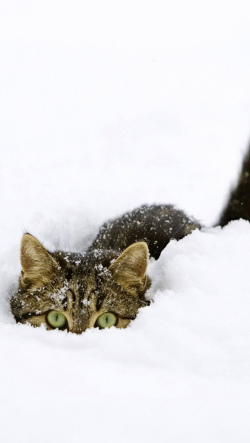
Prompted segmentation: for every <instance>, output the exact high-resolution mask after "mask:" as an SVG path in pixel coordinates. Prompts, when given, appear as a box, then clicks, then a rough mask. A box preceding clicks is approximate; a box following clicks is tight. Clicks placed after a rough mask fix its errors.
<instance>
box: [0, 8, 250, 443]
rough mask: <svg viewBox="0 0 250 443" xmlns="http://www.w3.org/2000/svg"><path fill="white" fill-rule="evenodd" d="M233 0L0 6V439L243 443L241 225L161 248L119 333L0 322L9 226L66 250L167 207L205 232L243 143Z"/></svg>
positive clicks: (12, 278) (239, 13) (247, 88)
mask: <svg viewBox="0 0 250 443" xmlns="http://www.w3.org/2000/svg"><path fill="white" fill-rule="evenodd" d="M249 15H250V6H249V2H247V1H237V2H236V1H225V0H217V1H213V0H212V1H210V2H203V1H195V0H191V1H189V2H186V1H182V0H175V1H161V0H156V1H154V2H151V1H141V0H133V1H130V0H128V1H126V2H122V3H121V2H117V1H111V0H106V1H105V2H104V1H97V0H91V1H88V0H85V1H78V0H75V1H73V0H72V1H71V2H69V1H65V0H61V1H59V0H50V1H47V0H43V1H36V2H34V1H29V0H23V1H22V2H18V1H11V0H8V1H5V0H0V155H1V157H0V211H1V212H0V214H1V216H0V278H1V286H0V296H1V304H0V329H1V331H0V341H1V346H0V423H1V426H0V435H1V440H2V441H5V442H7V443H8V442H14V441H19V442H20V443H21V442H31V441H34V440H35V441H36V442H44V441H45V439H46V440H47V441H54V440H58V441H60V442H68V441H76V440H78V441H84V442H85V441H88V442H99V441H102V442H109V441H111V440H116V441H120V442H125V441H128V440H130V441H131V442H143V443H144V442H152V441H155V442H166V441H167V442H174V443H176V442H185V443H186V442H192V443H193V442H212V441H213V442H224V441H225V442H236V441H237V442H241V443H243V442H249V438H250V426H249V423H248V421H249V418H248V417H249V412H250V408H249V407H250V402H249V398H250V396H249V394H250V392H249V391H250V378H249V368H250V358H249V345H250V326H249V324H250V322H249V316H250V305H249V290H250V282H249V259H250V252H249V251H250V248H249V243H250V242H249V235H250V227H249V224H248V223H247V222H242V221H241V222H235V223H232V224H230V225H229V226H228V227H227V228H225V229H224V230H220V229H219V228H215V229H208V230H204V231H203V232H196V233H194V234H192V235H191V236H189V237H187V238H186V239H184V240H183V241H181V242H179V243H177V242H172V243H171V244H170V245H169V247H168V248H166V250H165V251H164V252H163V254H162V256H161V258H160V260H159V261H158V262H156V263H153V262H151V263H150V270H149V272H150V275H151V278H152V280H153V286H152V288H151V290H150V297H151V298H152V299H154V303H152V304H151V306H150V307H149V308H144V309H143V310H141V312H140V314H139V316H138V318H137V319H136V321H134V322H133V324H132V325H131V326H130V327H129V328H128V329H126V330H122V331H121V330H116V329H111V330H108V331H106V330H105V331H98V330H89V331H87V332H86V333H84V334H82V335H81V336H74V335H71V334H67V333H63V332H58V331H53V332H51V333H48V332H47V331H45V330H43V329H33V328H31V327H25V326H21V325H16V324H15V322H14V320H13V318H12V315H11V313H10V310H9V302H8V300H9V297H10V295H11V293H12V292H13V290H14V288H15V286H16V283H17V279H18V275H19V272H20V265H19V243H20V239H21V236H22V234H23V232H25V231H28V232H30V233H32V234H33V235H35V236H37V237H38V238H39V240H40V241H42V242H43V243H44V245H45V246H46V247H48V248H50V249H51V250H54V249H55V248H62V249H67V250H77V251H83V250H84V249H85V248H86V247H87V245H88V244H89V243H90V242H91V239H93V237H94V236H95V234H96V232H97V230H98V226H100V224H101V223H103V221H104V220H106V219H108V218H112V217H116V216H117V215H120V214H121V213H123V212H125V211H127V210H130V209H134V208H135V207H136V206H139V205H141V204H143V203H173V204H176V205H177V206H178V207H179V208H181V209H184V210H185V211H186V212H187V213H188V214H190V215H193V216H195V217H196V218H197V219H198V220H199V221H200V222H201V223H202V224H203V225H205V226H208V227H209V226H211V225H213V224H214V223H215V222H216V220H217V219H218V215H219V212H220V210H221V209H222V207H223V203H224V201H225V199H226V196H227V195H228V192H229V189H230V187H231V186H232V184H233V183H234V182H235V180H236V177H237V173H238V171H239V168H240V164H241V160H242V157H243V154H244V152H245V150H246V147H247V143H248V140H249V136H250V130H249V117H250V82H249V78H250V48H249V41H250V30H249Z"/></svg>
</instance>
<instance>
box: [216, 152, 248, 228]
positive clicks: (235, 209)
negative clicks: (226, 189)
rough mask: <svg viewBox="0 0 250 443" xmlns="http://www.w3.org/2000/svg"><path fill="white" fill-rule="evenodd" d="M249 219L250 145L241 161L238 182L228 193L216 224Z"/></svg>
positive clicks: (222, 224) (223, 224) (221, 224)
mask: <svg viewBox="0 0 250 443" xmlns="http://www.w3.org/2000/svg"><path fill="white" fill-rule="evenodd" d="M240 218H244V219H245V220H248V221H250V145H249V147H248V151H247V153H246V156H245V158H244V161H243V165H242V168H241V172H240V175H239V178H238V182H237V184H236V186H235V188H234V189H233V191H232V192H231V193H230V195H229V198H228V201H227V204H226V206H225V209H224V210H223V212H222V214H221V216H220V219H219V222H218V224H219V225H220V226H225V225H226V224H227V223H228V222H230V221H232V220H239V219H240Z"/></svg>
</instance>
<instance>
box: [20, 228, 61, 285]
mask: <svg viewBox="0 0 250 443" xmlns="http://www.w3.org/2000/svg"><path fill="white" fill-rule="evenodd" d="M21 266H22V274H21V283H22V284H23V285H25V286H26V285H27V284H32V285H34V286H36V287H37V288H39V287H42V286H44V285H45V284H46V283H48V282H49V281H50V280H51V279H52V277H53V276H54V274H55V272H56V270H58V269H59V265H58V264H57V262H56V261H55V260H54V259H53V257H52V256H51V255H50V253H49V252H48V251H47V250H46V249H45V248H44V246H43V245H42V244H41V243H40V242H39V241H38V240H37V239H36V238H35V237H33V235H30V234H24V235H23V238H22V240H21Z"/></svg>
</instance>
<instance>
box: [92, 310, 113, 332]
mask: <svg viewBox="0 0 250 443" xmlns="http://www.w3.org/2000/svg"><path fill="white" fill-rule="evenodd" d="M116 323H117V316H116V315H115V314H113V312H105V313H104V314H101V315H100V316H99V317H98V319H97V320H96V324H95V326H98V327H99V328H101V329H104V328H111V326H115V325H116Z"/></svg>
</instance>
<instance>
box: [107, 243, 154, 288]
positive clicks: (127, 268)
mask: <svg viewBox="0 0 250 443" xmlns="http://www.w3.org/2000/svg"><path fill="white" fill-rule="evenodd" d="M147 266H148V246H147V243H145V242H138V243H133V244H132V245H131V246H129V247H128V248H127V249H125V251H123V253H122V254H121V255H120V256H119V257H118V258H117V259H116V260H115V261H114V262H113V263H111V265H110V267H109V270H110V272H111V273H112V275H113V277H114V278H115V280H116V282H117V283H118V284H119V285H120V286H122V287H123V288H124V289H125V290H126V291H128V292H130V293H133V294H137V293H138V292H142V291H143V290H145V288H146V283H147V275H146V271H147Z"/></svg>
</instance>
